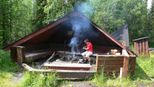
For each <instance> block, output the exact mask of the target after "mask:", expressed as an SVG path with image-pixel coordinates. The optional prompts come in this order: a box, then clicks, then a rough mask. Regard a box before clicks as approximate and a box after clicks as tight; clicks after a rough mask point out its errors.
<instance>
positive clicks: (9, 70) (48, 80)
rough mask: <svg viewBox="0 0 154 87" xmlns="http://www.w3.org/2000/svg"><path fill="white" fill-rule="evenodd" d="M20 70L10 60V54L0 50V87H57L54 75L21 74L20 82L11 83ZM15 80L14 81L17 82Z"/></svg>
mask: <svg viewBox="0 0 154 87" xmlns="http://www.w3.org/2000/svg"><path fill="white" fill-rule="evenodd" d="M20 69H21V68H19V67H18V65H17V64H16V63H15V62H13V61H12V60H11V57H10V53H9V52H6V51H3V50H0V87H59V85H61V84H62V83H64V81H60V80H57V76H56V73H36V72H23V76H22V77H21V80H20V81H13V80H14V79H13V78H14V75H15V74H16V73H17V72H19V71H20V72H21V70H20ZM19 79H20V78H17V79H16V80H19Z"/></svg>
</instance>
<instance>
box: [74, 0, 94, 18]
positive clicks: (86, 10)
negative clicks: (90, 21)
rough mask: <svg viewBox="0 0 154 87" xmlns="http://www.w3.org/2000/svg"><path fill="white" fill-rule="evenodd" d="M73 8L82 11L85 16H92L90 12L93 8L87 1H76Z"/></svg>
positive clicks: (92, 11)
mask: <svg viewBox="0 0 154 87" xmlns="http://www.w3.org/2000/svg"><path fill="white" fill-rule="evenodd" d="M75 10H77V11H79V12H81V13H83V14H84V15H85V16H87V17H90V16H92V14H93V13H94V9H93V7H92V6H91V5H90V3H89V2H88V1H87V2H83V3H80V4H79V3H77V4H76V5H75Z"/></svg>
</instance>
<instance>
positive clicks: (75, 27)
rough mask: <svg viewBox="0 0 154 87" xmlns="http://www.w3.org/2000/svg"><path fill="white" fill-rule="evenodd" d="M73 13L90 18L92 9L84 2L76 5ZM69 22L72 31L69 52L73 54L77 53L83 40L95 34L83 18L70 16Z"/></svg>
mask: <svg viewBox="0 0 154 87" xmlns="http://www.w3.org/2000/svg"><path fill="white" fill-rule="evenodd" d="M75 11H76V12H79V14H84V15H86V16H91V15H92V13H93V9H92V7H91V6H90V5H89V4H88V3H85V2H84V3H81V4H76V5H75ZM69 22H70V24H71V28H72V31H73V36H72V39H71V40H70V43H69V46H70V47H71V51H72V52H73V53H74V52H79V46H80V45H81V43H82V42H83V40H84V39H86V38H91V37H93V36H95V35H97V34H96V32H94V31H93V30H92V27H91V24H90V23H91V22H90V21H89V20H88V19H87V18H85V17H78V16H71V17H70V21H69Z"/></svg>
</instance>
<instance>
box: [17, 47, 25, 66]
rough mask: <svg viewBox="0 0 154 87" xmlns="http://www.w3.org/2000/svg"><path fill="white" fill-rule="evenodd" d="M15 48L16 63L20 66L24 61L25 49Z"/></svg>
mask: <svg viewBox="0 0 154 87" xmlns="http://www.w3.org/2000/svg"><path fill="white" fill-rule="evenodd" d="M16 48H17V62H18V63H19V64H21V63H23V62H24V60H25V47H24V46H17V47H16Z"/></svg>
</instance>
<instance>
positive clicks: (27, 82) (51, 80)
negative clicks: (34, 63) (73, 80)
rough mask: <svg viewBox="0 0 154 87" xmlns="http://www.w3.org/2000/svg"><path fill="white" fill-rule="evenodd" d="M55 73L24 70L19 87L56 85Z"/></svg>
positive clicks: (58, 83)
mask: <svg viewBox="0 0 154 87" xmlns="http://www.w3.org/2000/svg"><path fill="white" fill-rule="evenodd" d="M60 84H61V83H60V81H58V79H57V77H56V73H37V72H25V73H24V76H23V79H22V81H21V83H20V85H19V87H58V86H59V85H60Z"/></svg>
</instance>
